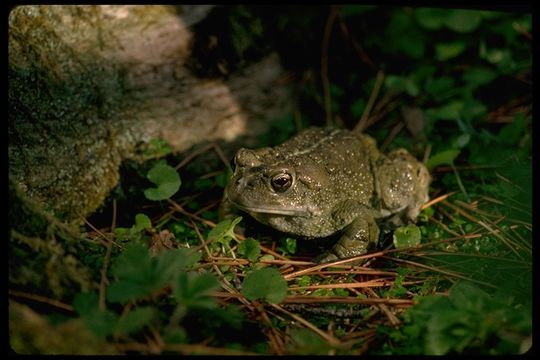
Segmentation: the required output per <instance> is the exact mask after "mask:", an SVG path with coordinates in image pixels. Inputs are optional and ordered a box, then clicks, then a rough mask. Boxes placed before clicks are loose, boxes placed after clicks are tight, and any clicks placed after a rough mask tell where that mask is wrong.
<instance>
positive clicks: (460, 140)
mask: <svg viewBox="0 0 540 360" xmlns="http://www.w3.org/2000/svg"><path fill="white" fill-rule="evenodd" d="M470 140H471V134H469V133H463V134H461V135H459V136H458V137H457V138H456V139H455V140H454V141H453V142H452V145H453V147H454V148H457V149H462V148H464V147H465V146H467V144H468V143H469V141H470Z"/></svg>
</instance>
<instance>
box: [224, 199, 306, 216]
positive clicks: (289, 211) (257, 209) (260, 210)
mask: <svg viewBox="0 0 540 360" xmlns="http://www.w3.org/2000/svg"><path fill="white" fill-rule="evenodd" d="M229 200H230V199H229ZM230 201H231V202H232V203H233V204H234V205H235V206H236V207H238V208H239V209H240V210H243V211H245V212H247V213H255V214H274V215H283V216H299V217H309V216H311V215H312V214H311V212H310V211H309V210H308V209H305V208H286V207H280V208H270V207H262V206H246V205H242V204H238V203H236V202H234V201H232V200H230Z"/></svg>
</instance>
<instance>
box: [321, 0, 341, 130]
mask: <svg viewBox="0 0 540 360" xmlns="http://www.w3.org/2000/svg"><path fill="white" fill-rule="evenodd" d="M337 15H338V8H337V7H336V6H333V5H332V6H331V8H330V14H328V19H327V20H326V25H325V26H324V35H323V42H322V55H321V80H322V85H323V93H324V110H325V112H326V125H328V126H330V125H332V98H331V96H330V81H329V80H328V47H329V43H330V34H331V33H332V26H333V25H334V20H335V19H336V17H337Z"/></svg>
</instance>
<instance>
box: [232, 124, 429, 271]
mask: <svg viewBox="0 0 540 360" xmlns="http://www.w3.org/2000/svg"><path fill="white" fill-rule="evenodd" d="M235 165H236V168H235V171H234V174H233V176H232V178H231V179H230V181H229V183H228V185H227V186H226V188H225V193H224V201H223V204H222V209H223V211H225V212H227V213H228V212H230V211H231V209H233V208H238V209H240V210H242V211H244V212H246V213H248V214H250V215H251V216H252V217H254V218H255V219H256V220H258V221H259V222H261V223H264V224H267V225H270V226H271V227H273V228H275V229H277V230H280V231H282V232H285V233H290V234H293V235H298V236H300V237H303V238H308V239H310V238H311V239H313V238H323V237H328V236H330V235H332V234H335V233H337V232H340V233H341V237H340V238H339V240H338V241H337V243H336V244H335V245H334V246H333V248H332V250H331V251H330V252H328V253H326V254H323V256H321V257H320V258H319V261H332V260H335V259H337V258H346V257H351V256H356V255H362V254H365V253H366V252H368V251H370V250H371V249H372V248H373V247H374V245H376V244H377V241H378V237H379V232H380V230H379V226H378V224H377V222H379V221H380V220H382V219H385V220H388V221H392V222H393V223H395V224H403V223H404V222H410V221H412V220H414V219H415V218H416V216H417V215H418V213H419V211H420V207H421V206H422V204H424V203H425V202H426V201H427V200H428V188H429V182H430V175H429V173H428V170H427V169H426V167H425V166H424V165H423V164H422V163H421V162H419V161H418V160H416V159H415V158H414V157H413V156H412V155H410V154H409V153H408V152H407V151H406V150H404V149H398V150H394V151H392V152H390V153H389V154H388V155H384V154H382V153H381V152H380V151H379V150H378V149H377V146H376V143H375V140H374V139H373V138H371V137H370V136H368V135H365V134H357V133H354V132H351V131H348V130H339V129H334V128H309V129H306V130H304V131H302V132H300V133H299V134H297V135H296V136H294V137H292V138H291V139H289V140H288V141H286V142H284V143H283V144H281V145H278V146H276V147H274V148H262V149H257V150H249V149H244V148H242V149H240V150H238V152H237V153H236V156H235Z"/></svg>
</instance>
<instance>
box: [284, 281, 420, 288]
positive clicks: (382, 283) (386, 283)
mask: <svg viewBox="0 0 540 360" xmlns="http://www.w3.org/2000/svg"><path fill="white" fill-rule="evenodd" d="M422 282H423V281H404V282H403V285H414V284H418V283H422ZM390 285H394V281H386V280H384V279H376V280H369V281H363V282H354V283H342V284H322V285H308V286H289V290H315V289H358V288H362V289H363V288H371V287H385V286H390Z"/></svg>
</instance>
